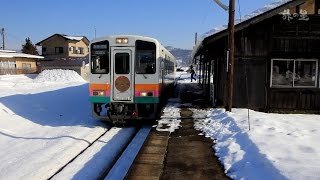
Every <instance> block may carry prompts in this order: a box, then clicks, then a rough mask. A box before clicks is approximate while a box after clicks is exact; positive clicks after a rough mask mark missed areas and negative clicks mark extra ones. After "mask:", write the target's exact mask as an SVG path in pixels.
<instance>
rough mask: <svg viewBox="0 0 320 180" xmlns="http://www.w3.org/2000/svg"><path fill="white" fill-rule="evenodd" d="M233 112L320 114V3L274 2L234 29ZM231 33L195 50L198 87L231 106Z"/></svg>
mask: <svg viewBox="0 0 320 180" xmlns="http://www.w3.org/2000/svg"><path fill="white" fill-rule="evenodd" d="M234 38H235V39H234V41H235V63H234V84H233V85H234V93H233V107H237V108H250V109H254V110H259V111H298V112H305V111H312V112H318V113H319V112H320V76H319V74H320V69H319V66H320V63H319V59H320V0H291V1H290V0H288V1H283V2H282V3H278V4H277V3H273V4H271V5H269V6H266V7H264V8H262V9H260V10H257V11H256V12H253V13H252V14H250V15H248V16H245V17H244V19H243V20H241V21H240V22H239V21H238V22H236V25H235V34H234ZM227 50H228V29H227V28H226V26H225V27H222V28H220V29H219V30H216V31H214V32H211V34H210V35H208V36H206V37H205V38H204V39H203V40H202V41H200V42H199V43H198V44H197V45H196V46H195V48H194V50H193V57H194V63H195V64H197V65H198V70H199V71H200V77H201V78H200V79H199V84H200V85H202V86H203V88H204V92H205V94H206V96H208V97H210V99H211V101H212V103H213V104H214V105H215V106H225V105H226V101H227V92H228V91H227V84H228V73H227V59H228V58H227V54H228V53H227V52H228V51H227Z"/></svg>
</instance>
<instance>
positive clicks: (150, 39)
mask: <svg viewBox="0 0 320 180" xmlns="http://www.w3.org/2000/svg"><path fill="white" fill-rule="evenodd" d="M118 37H128V38H134V39H137V40H148V41H153V42H156V43H158V44H161V43H160V42H159V41H158V40H157V39H155V38H152V37H148V36H141V35H130V34H121V35H120V34H119V35H110V36H104V37H100V38H96V39H93V40H92V41H91V43H94V42H99V41H103V40H107V39H114V38H118ZM161 45H162V44H161Z"/></svg>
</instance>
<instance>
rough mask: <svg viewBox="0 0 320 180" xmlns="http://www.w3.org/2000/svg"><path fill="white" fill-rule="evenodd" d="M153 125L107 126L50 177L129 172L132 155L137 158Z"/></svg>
mask: <svg viewBox="0 0 320 180" xmlns="http://www.w3.org/2000/svg"><path fill="white" fill-rule="evenodd" d="M150 129H151V125H149V126H142V127H124V128H118V127H112V128H110V129H107V130H106V131H105V132H104V133H102V134H101V135H100V136H99V137H98V138H97V139H95V140H94V141H93V142H92V143H90V144H89V145H88V146H87V147H86V148H85V149H83V150H82V151H81V152H80V153H79V154H77V155H76V156H75V157H74V158H72V159H71V160H70V161H69V162H68V163H67V164H65V165H64V166H62V167H61V168H60V169H59V170H57V171H56V172H55V173H54V174H53V175H52V176H51V177H50V178H49V179H80V178H81V179H104V178H105V177H106V176H109V177H114V175H117V174H118V173H117V172H120V171H121V172H122V173H124V175H125V174H126V172H125V171H128V169H129V168H130V166H131V164H129V163H128V162H129V161H128V159H131V161H132V162H133V160H134V159H135V156H133V155H134V154H135V155H136V154H137V153H138V151H139V146H140V147H141V146H142V144H143V142H144V139H145V138H146V137H147V135H148V133H149V131H150ZM133 151H136V153H133ZM123 159H126V160H125V161H123ZM123 162H125V163H123ZM132 162H131V163H132Z"/></svg>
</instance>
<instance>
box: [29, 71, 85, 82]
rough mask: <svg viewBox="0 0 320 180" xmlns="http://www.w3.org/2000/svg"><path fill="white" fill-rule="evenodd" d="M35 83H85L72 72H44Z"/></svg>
mask: <svg viewBox="0 0 320 180" xmlns="http://www.w3.org/2000/svg"><path fill="white" fill-rule="evenodd" d="M34 80H35V82H86V81H85V80H84V79H83V78H82V77H81V76H80V75H79V74H78V73H77V72H75V71H73V70H62V69H53V70H44V71H42V72H41V73H40V74H39V75H38V76H37V77H36V78H35V79H34Z"/></svg>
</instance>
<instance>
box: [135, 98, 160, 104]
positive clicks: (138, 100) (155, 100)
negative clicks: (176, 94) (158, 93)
mask: <svg viewBox="0 0 320 180" xmlns="http://www.w3.org/2000/svg"><path fill="white" fill-rule="evenodd" d="M134 102H135V103H142V104H147V103H153V104H154V103H159V97H135V98H134Z"/></svg>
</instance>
